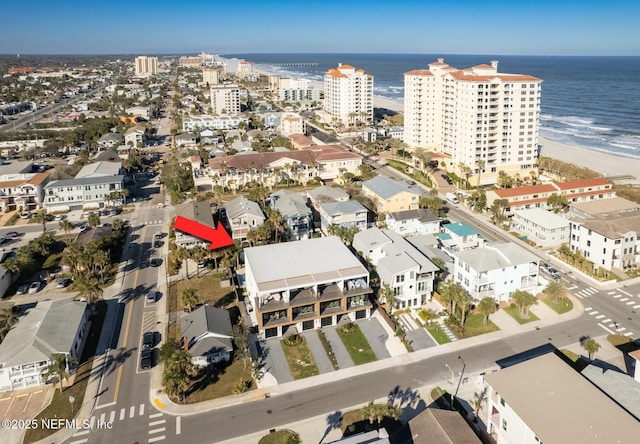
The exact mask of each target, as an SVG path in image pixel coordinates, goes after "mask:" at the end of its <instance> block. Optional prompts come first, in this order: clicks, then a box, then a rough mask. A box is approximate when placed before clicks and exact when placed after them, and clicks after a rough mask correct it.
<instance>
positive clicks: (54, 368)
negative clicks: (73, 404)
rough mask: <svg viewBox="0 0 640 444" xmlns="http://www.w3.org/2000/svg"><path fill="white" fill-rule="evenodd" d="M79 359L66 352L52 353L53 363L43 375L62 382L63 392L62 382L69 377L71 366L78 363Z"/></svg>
mask: <svg viewBox="0 0 640 444" xmlns="http://www.w3.org/2000/svg"><path fill="white" fill-rule="evenodd" d="M77 362H78V361H77V360H76V359H75V358H72V357H71V356H69V357H67V355H65V354H64V353H56V354H54V355H51V363H50V364H49V366H48V367H47V369H46V370H45V372H44V374H43V376H44V377H45V378H46V379H48V378H53V379H54V381H55V382H58V381H59V382H60V393H62V382H63V381H66V380H67V378H69V372H68V370H69V366H72V365H75V364H77Z"/></svg>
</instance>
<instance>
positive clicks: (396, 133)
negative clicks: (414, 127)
mask: <svg viewBox="0 0 640 444" xmlns="http://www.w3.org/2000/svg"><path fill="white" fill-rule="evenodd" d="M387 136H388V137H391V138H392V139H400V140H402V139H403V138H404V127H403V126H392V127H390V128H389V129H388V130H387Z"/></svg>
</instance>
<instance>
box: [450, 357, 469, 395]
mask: <svg viewBox="0 0 640 444" xmlns="http://www.w3.org/2000/svg"><path fill="white" fill-rule="evenodd" d="M458 359H459V360H460V361H462V371H461V372H460V379H458V386H457V387H456V393H455V394H454V395H453V397H454V399H455V398H456V397H457V396H458V390H459V389H460V383H461V382H462V377H463V375H464V369H465V368H467V364H465V363H464V360H463V359H462V357H461V356H458Z"/></svg>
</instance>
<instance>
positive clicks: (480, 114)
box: [404, 59, 542, 185]
mask: <svg viewBox="0 0 640 444" xmlns="http://www.w3.org/2000/svg"><path fill="white" fill-rule="evenodd" d="M541 84H542V80H540V79H538V78H536V77H533V76H530V75H523V74H506V73H499V72H498V62H497V61H495V60H494V61H492V62H491V65H484V64H483V65H476V66H472V67H471V68H465V69H462V70H459V69H457V68H454V67H452V66H449V65H447V64H446V63H444V60H443V59H438V61H437V62H433V63H430V64H429V69H428V70H425V69H420V70H413V71H409V72H406V73H405V100H404V104H405V105H404V110H405V119H404V122H405V123H404V141H405V142H406V143H407V144H409V145H410V146H411V147H413V148H419V147H422V148H428V149H430V150H433V151H437V152H442V153H444V154H446V155H448V156H450V158H451V166H452V167H454V168H458V165H460V164H462V165H465V166H467V167H469V168H471V171H472V175H471V176H470V180H471V182H472V183H476V182H474V181H475V180H477V177H478V175H480V178H481V181H482V184H485V185H487V184H494V183H496V182H497V176H498V173H499V172H500V171H505V172H506V173H508V174H510V175H513V174H515V173H519V174H520V175H521V176H523V175H528V174H529V170H530V169H535V168H536V159H537V156H538V151H537V148H538V128H539V119H540V94H541ZM463 176H464V174H463Z"/></svg>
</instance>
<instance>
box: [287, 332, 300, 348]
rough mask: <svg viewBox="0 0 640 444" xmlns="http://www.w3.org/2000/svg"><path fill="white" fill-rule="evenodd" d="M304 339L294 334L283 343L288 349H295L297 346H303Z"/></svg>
mask: <svg viewBox="0 0 640 444" xmlns="http://www.w3.org/2000/svg"><path fill="white" fill-rule="evenodd" d="M303 339H304V338H303V337H302V336H300V335H299V334H297V333H294V334H292V335H289V336H287V337H286V338H284V339H283V340H282V342H284V345H286V346H287V347H295V346H296V345H300V344H302V341H303Z"/></svg>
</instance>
